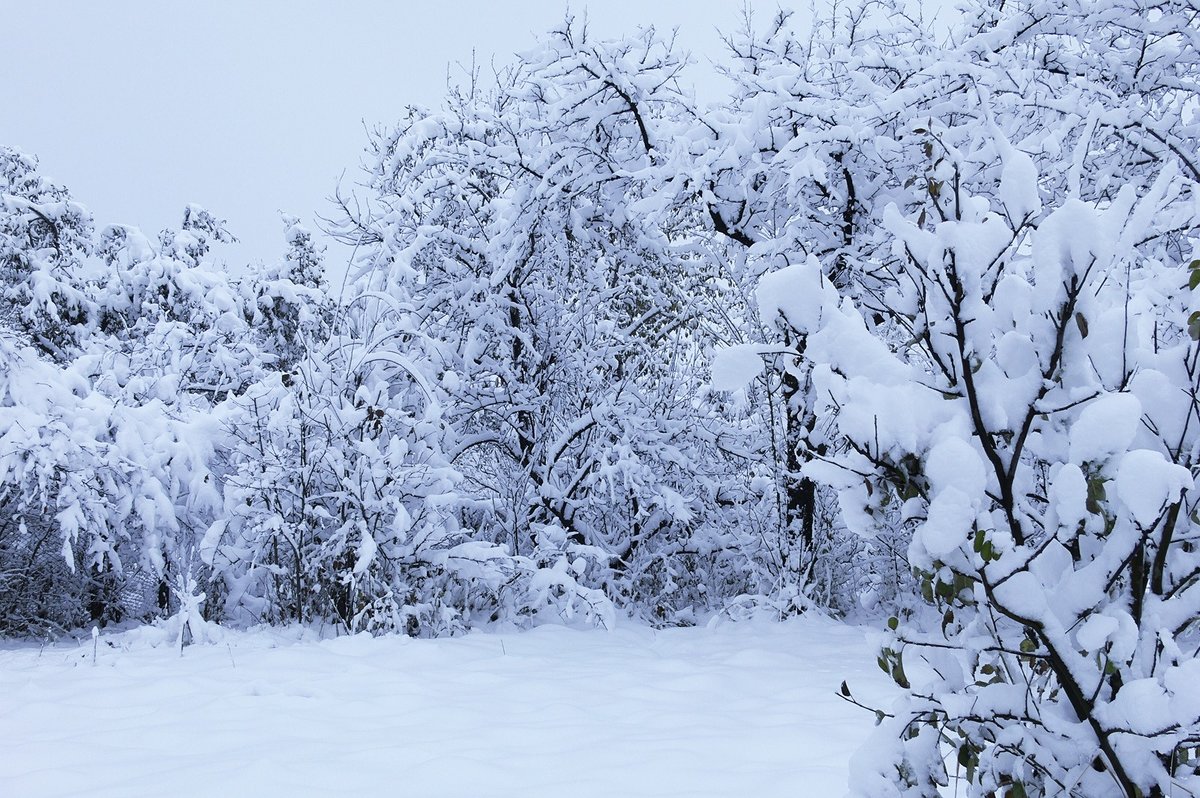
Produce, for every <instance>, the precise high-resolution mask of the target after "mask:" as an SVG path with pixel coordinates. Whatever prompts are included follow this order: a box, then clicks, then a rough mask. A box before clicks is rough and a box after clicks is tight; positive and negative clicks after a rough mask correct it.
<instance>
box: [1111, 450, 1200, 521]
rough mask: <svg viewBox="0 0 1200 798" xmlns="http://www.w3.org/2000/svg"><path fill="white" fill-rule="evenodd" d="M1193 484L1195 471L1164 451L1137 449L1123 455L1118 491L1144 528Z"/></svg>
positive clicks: (1118, 474) (1118, 478) (1118, 476)
mask: <svg viewBox="0 0 1200 798" xmlns="http://www.w3.org/2000/svg"><path fill="white" fill-rule="evenodd" d="M1190 487H1192V475H1191V472H1189V471H1188V470H1187V469H1186V468H1184V467H1183V466H1181V465H1176V464H1175V463H1171V462H1169V461H1168V460H1167V459H1166V458H1165V457H1163V456H1162V454H1161V453H1160V452H1156V451H1152V450H1150V449H1135V450H1133V451H1132V452H1126V453H1125V454H1124V455H1123V456H1122V457H1121V465H1120V467H1119V468H1118V469H1117V495H1118V496H1119V497H1120V498H1121V501H1122V502H1124V503H1125V506H1126V507H1128V508H1129V511H1130V512H1131V513H1132V514H1133V518H1134V520H1135V521H1137V523H1138V524H1139V525H1140V526H1142V527H1143V528H1149V527H1150V526H1152V525H1153V524H1154V521H1155V519H1157V518H1158V516H1159V515H1160V514H1161V513H1162V511H1163V508H1164V507H1165V506H1166V505H1167V504H1168V503H1169V502H1174V501H1176V500H1178V498H1179V496H1180V495H1181V494H1182V493H1183V492H1184V491H1185V490H1187V489H1188V488H1190Z"/></svg>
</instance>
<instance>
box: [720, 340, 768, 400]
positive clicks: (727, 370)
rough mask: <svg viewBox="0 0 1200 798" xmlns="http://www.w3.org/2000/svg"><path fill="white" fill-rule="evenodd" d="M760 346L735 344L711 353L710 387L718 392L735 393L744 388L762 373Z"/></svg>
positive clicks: (761, 348)
mask: <svg viewBox="0 0 1200 798" xmlns="http://www.w3.org/2000/svg"><path fill="white" fill-rule="evenodd" d="M762 350H763V347H762V346H759V345H756V344H735V345H733V346H728V347H725V348H723V349H718V350H717V351H716V352H715V353H713V359H712V382H711V384H712V387H713V388H714V389H715V390H718V391H737V390H741V389H742V388H745V387H746V386H747V385H749V384H750V382H751V381H752V380H753V379H754V378H755V377H757V376H758V375H759V374H761V373H762V370H763V359H762V355H761V352H762Z"/></svg>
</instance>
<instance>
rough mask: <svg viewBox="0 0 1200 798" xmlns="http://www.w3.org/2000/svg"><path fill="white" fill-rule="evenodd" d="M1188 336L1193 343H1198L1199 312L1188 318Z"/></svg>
mask: <svg viewBox="0 0 1200 798" xmlns="http://www.w3.org/2000/svg"><path fill="white" fill-rule="evenodd" d="M1188 335H1190V336H1191V338H1192V340H1193V341H1200V310H1197V311H1196V312H1195V313H1193V314H1192V315H1190V316H1188Z"/></svg>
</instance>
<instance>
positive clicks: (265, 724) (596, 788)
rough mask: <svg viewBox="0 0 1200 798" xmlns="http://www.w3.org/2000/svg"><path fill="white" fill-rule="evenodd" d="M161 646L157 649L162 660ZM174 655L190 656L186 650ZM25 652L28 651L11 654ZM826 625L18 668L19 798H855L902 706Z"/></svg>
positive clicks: (139, 640)
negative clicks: (858, 781) (859, 767)
mask: <svg viewBox="0 0 1200 798" xmlns="http://www.w3.org/2000/svg"><path fill="white" fill-rule="evenodd" d="M156 642H157V643H159V645H157V646H155V645H152V644H153V643H156ZM171 642H173V641H171ZM10 645H11V644H10ZM873 662H874V656H873V652H872V651H871V650H869V646H868V644H867V642H866V640H865V636H864V633H863V632H862V631H861V630H859V629H855V628H851V627H847V626H842V625H837V624H834V623H832V622H830V621H824V620H819V619H808V618H803V619H797V620H794V621H790V622H786V623H782V624H780V623H766V622H746V623H739V624H733V623H722V624H718V625H716V626H715V627H713V628H709V629H705V628H691V629H668V630H662V631H653V630H651V629H648V628H643V627H638V626H634V625H631V624H625V625H622V626H620V627H619V628H617V629H616V630H614V631H612V632H598V631H578V630H573V629H570V628H566V627H561V626H546V627H540V628H538V629H535V630H533V631H530V632H525V633H515V634H483V633H474V634H470V635H467V636H463V637H457V638H444V639H438V640H415V639H409V638H405V637H383V638H371V637H368V636H366V635H358V636H353V637H338V638H333V639H325V640H319V639H317V636H316V635H315V634H314V633H313V632H312V631H311V630H309V631H300V630H297V629H289V630H278V629H277V630H265V631H264V630H254V631H251V632H230V631H224V633H223V639H222V641H220V642H218V643H216V644H213V645H195V646H191V647H189V648H186V649H184V650H183V654H182V656H180V650H179V649H178V648H177V647H175V646H174V645H171V644H170V643H168V642H166V640H165V635H164V634H163V630H158V629H141V630H135V631H131V632H126V633H123V634H116V635H110V634H102V635H101V637H100V645H99V656H98V660H97V664H95V665H93V664H92V640H91V639H90V638H89V639H87V640H86V641H83V640H81V641H80V642H79V643H78V647H76V646H75V645H73V644H70V643H64V644H58V645H53V646H50V647H47V648H45V649H43V650H38V649H36V648H33V647H29V646H18V647H16V648H9V649H7V650H0V695H2V696H4V699H3V703H0V749H2V750H4V751H5V757H4V760H3V764H2V765H0V795H13V796H16V795H20V796H26V797H27V798H39V797H45V798H48V797H49V796H76V795H85V794H86V795H89V796H95V797H96V798H102V797H103V796H113V797H114V798H115V797H116V796H120V798H136V796H158V795H171V796H211V795H222V794H225V795H292V796H302V795H331V794H339V795H373V794H382V793H383V792H384V791H389V792H396V793H397V794H404V795H420V796H464V795H488V796H505V795H522V796H526V795H571V796H580V797H582V796H615V795H620V796H639V795H645V796H669V795H680V796H685V795H686V796H731V795H754V796H757V797H760V798H768V797H769V796H785V795H786V796H794V795H840V794H842V793H843V792H844V791H845V786H846V783H847V763H848V761H849V758H850V755H851V753H852V752H853V751H854V750H855V749H856V748H857V746H858V745H859V744H860V742H861V741H862V740H863V739H864V738H865V737H866V736H867V735H868V734H869V733H870V731H871V728H872V723H873V720H874V719H873V717H872V715H871V714H870V713H869V712H865V711H863V710H861V709H858V708H856V707H854V706H852V705H850V704H848V703H846V702H844V701H842V700H841V699H839V698H838V697H837V695H836V693H837V691H838V686H839V685H840V683H841V681H842V680H843V679H847V680H848V681H849V683H850V686H851V688H852V689H853V690H854V694H855V696H856V697H857V698H860V699H862V700H865V701H866V702H868V703H872V704H878V703H880V702H886V701H888V700H890V699H889V696H890V691H889V688H888V687H887V686H885V684H884V682H885V681H886V677H884V676H883V674H881V673H880V672H879V671H878V670H876V669H875V667H874V664H873Z"/></svg>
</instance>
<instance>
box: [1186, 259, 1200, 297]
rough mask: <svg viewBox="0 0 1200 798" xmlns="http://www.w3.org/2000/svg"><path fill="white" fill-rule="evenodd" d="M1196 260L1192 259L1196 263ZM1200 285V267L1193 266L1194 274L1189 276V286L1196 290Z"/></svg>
mask: <svg viewBox="0 0 1200 798" xmlns="http://www.w3.org/2000/svg"><path fill="white" fill-rule="evenodd" d="M1195 262H1196V261H1192V263H1195ZM1198 285H1200V269H1197V268H1195V267H1192V276H1191V277H1189V278H1188V288H1189V289H1190V290H1192V291H1195V290H1196V286H1198Z"/></svg>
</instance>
